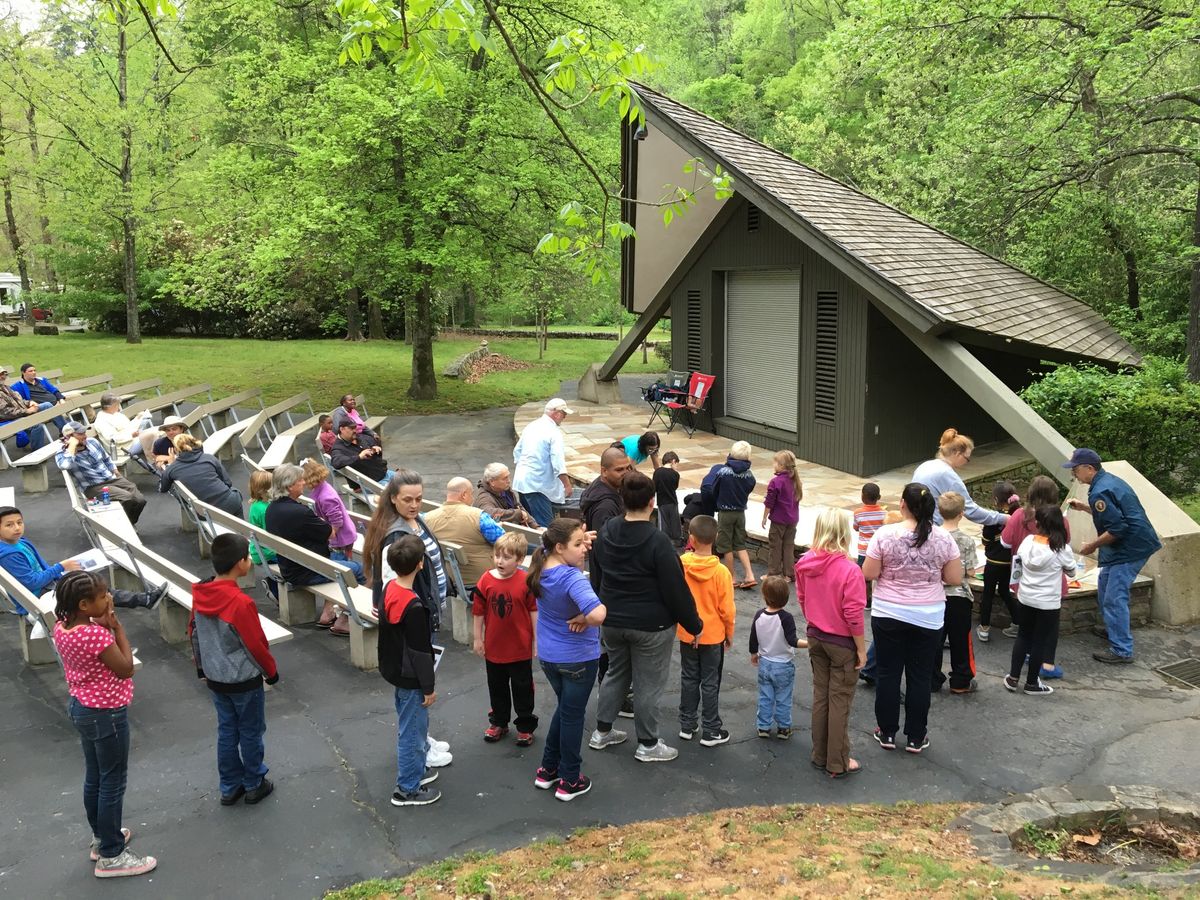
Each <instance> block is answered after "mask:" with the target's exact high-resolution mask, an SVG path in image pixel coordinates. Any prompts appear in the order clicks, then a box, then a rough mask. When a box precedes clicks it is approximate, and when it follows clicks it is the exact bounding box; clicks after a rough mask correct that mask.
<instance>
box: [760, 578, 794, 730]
mask: <svg viewBox="0 0 1200 900" xmlns="http://www.w3.org/2000/svg"><path fill="white" fill-rule="evenodd" d="M788 592H789V586H788V581H787V579H786V578H781V577H780V576H778V575H768V576H767V577H766V578H764V579H763V582H762V597H763V603H765V604H766V605H765V606H764V607H763V608H762V609H760V610H759V611H758V612H756V613H755V614H754V621H753V623H751V625H750V663H751V665H754V666H757V667H758V716H757V722H756V724H757V726H758V736H759V737H760V738H769V737H770V736H771V726H772V724H774V726H775V736H776V737H777V738H779V740H781V741H786V740H787V739H788V738H790V737H791V736H792V688H793V687H794V685H795V681H796V662H795V658H796V648H797V647H807V646H808V641H806V640H800V639H798V638H797V637H796V620H795V619H793V618H792V614H791V613H790V612H788V611H787V610H785V609H784V607H785V606H787V601H788Z"/></svg>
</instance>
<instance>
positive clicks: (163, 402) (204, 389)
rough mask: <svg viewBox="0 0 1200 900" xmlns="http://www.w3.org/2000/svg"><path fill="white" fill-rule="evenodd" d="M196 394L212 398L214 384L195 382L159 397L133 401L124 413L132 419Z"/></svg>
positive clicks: (172, 405)
mask: <svg viewBox="0 0 1200 900" xmlns="http://www.w3.org/2000/svg"><path fill="white" fill-rule="evenodd" d="M196 394H208V399H209V400H211V399H212V385H208V384H193V385H191V386H190V387H185V388H179V389H178V390H174V391H167V393H165V394H160V395H158V396H157V397H151V398H150V399H148V400H142V401H140V402H138V403H132V404H130V405H129V406H128V407H126V408H125V410H124V413H125V415H127V416H128V417H129V418H130V419H136V418H137V417H138V416H140V415H141V414H142V413H144V412H154V411H155V410H158V409H163V408H165V407H167V406H171V407H174V406H175V405H176V404H178V403H179V401H181V400H186V399H187V398H188V397H194V396H196Z"/></svg>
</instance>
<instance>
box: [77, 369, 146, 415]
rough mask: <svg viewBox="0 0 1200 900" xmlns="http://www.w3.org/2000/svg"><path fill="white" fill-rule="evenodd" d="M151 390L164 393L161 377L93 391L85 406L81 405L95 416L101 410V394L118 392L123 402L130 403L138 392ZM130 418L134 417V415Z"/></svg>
mask: <svg viewBox="0 0 1200 900" xmlns="http://www.w3.org/2000/svg"><path fill="white" fill-rule="evenodd" d="M150 390H153V391H154V393H156V394H161V393H162V379H161V378H146V379H143V380H142V381H133V382H130V383H129V384H122V385H118V386H117V387H115V388H110V389H109V390H108V391H100V392H99V393H96V392H92V393H91V394H89V395H88V403H87V404H86V405H85V406H81V407H80V409H81V410H83V412H84V414H85V415H88V414H89V413H90V414H91V415H90V418H95V413H97V412H99V411H100V396H101V394H105V393H110V392H111V393H113V394H116V395H117V396H118V397H120V398H121V402H122V403H128V402H129V401H130V400H132V399H133V398H134V397H136V396H137V395H138V394H140V393H142V392H143V391H150ZM130 418H132V416H131V417H130Z"/></svg>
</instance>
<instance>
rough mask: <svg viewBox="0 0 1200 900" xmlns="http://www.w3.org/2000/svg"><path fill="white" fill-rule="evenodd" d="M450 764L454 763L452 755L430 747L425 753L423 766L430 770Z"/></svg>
mask: <svg viewBox="0 0 1200 900" xmlns="http://www.w3.org/2000/svg"><path fill="white" fill-rule="evenodd" d="M452 762H454V754H453V753H448V752H446V751H445V750H439V749H437V748H436V747H431V748H430V749H429V750H426V751H425V765H426V766H428V767H429V768H431V769H440V768H441V767H442V766H448V765H450V763H452Z"/></svg>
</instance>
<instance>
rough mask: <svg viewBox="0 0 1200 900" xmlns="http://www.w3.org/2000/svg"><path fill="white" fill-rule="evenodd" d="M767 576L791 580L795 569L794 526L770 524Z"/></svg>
mask: <svg viewBox="0 0 1200 900" xmlns="http://www.w3.org/2000/svg"><path fill="white" fill-rule="evenodd" d="M767 546H768V548H769V556H768V557H767V574H768V575H783V576H784V577H786V578H791V577H792V574H793V572H794V570H795V568H796V526H795V524H794V523H793V524H791V525H781V524H779V523H778V522H772V523H771V529H770V530H769V531H768V532H767Z"/></svg>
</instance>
